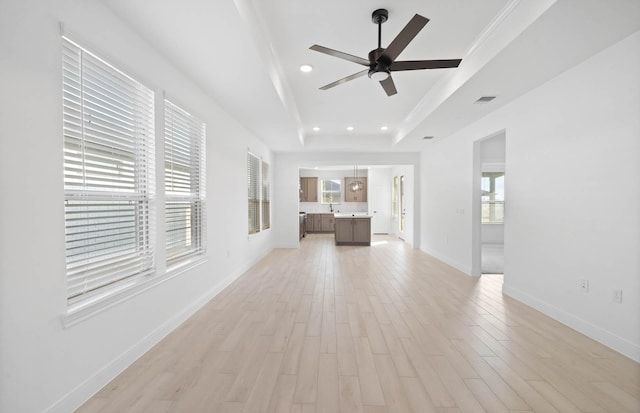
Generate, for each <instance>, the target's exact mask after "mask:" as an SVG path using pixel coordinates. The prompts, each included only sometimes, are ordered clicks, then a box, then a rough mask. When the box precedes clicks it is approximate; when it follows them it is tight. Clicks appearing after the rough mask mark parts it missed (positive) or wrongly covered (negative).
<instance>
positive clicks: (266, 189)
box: [247, 150, 271, 236]
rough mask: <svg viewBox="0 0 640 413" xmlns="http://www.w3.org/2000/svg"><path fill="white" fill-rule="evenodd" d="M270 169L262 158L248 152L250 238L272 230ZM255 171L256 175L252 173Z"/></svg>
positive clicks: (248, 227) (248, 228) (248, 225)
mask: <svg viewBox="0 0 640 413" xmlns="http://www.w3.org/2000/svg"><path fill="white" fill-rule="evenodd" d="M252 162H255V165H253V166H252V164H251V163H252ZM265 166H266V172H265ZM270 169H271V168H270V166H269V164H268V163H267V162H265V161H264V160H263V159H262V157H259V156H257V155H255V154H253V153H252V152H251V151H250V150H249V151H247V217H248V219H247V231H248V235H249V236H252V235H256V234H258V233H260V232H263V231H266V230H268V229H270V228H271V179H270V173H269V170H270ZM253 170H255V173H252V171H253ZM253 175H255V177H254V176H253ZM252 212H253V214H252ZM254 214H255V216H253V215H254Z"/></svg>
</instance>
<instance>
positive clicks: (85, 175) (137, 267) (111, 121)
mask: <svg viewBox="0 0 640 413" xmlns="http://www.w3.org/2000/svg"><path fill="white" fill-rule="evenodd" d="M153 106H154V95H153V92H152V91H151V90H149V89H148V88H146V87H144V86H143V85H141V84H140V83H139V82H137V81H135V80H134V79H132V78H131V77H129V76H127V75H126V74H124V73H123V72H121V71H120V70H118V69H116V68H114V67H113V66H111V65H110V64H108V63H106V62H105V61H104V60H102V59H100V58H98V57H97V56H95V55H94V54H91V53H89V52H88V51H86V50H84V49H83V48H81V47H80V46H78V45H77V44H75V43H74V42H72V41H70V40H69V39H66V38H63V135H64V196H65V209H64V211H65V247H66V273H67V298H68V302H69V304H70V305H73V304H75V303H78V302H82V301H83V300H85V299H88V298H90V297H93V296H96V295H103V294H109V293H110V292H112V291H116V290H120V289H122V288H125V284H127V283H130V282H132V281H134V280H135V279H137V278H138V277H142V276H144V275H147V274H150V273H151V272H153V269H154V254H153V245H154V236H153V235H154V234H153V231H152V229H153V225H152V222H153V220H154V217H153V208H152V207H151V200H152V197H153V191H154V176H153V175H154V174H153V171H154V147H153V145H154V142H153V138H154V130H153V129H154V112H153V111H154V107H153Z"/></svg>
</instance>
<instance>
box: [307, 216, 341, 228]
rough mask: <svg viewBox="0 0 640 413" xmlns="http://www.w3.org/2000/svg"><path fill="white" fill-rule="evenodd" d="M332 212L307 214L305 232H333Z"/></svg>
mask: <svg viewBox="0 0 640 413" xmlns="http://www.w3.org/2000/svg"><path fill="white" fill-rule="evenodd" d="M333 222H334V218H333V214H307V226H306V229H307V232H333V231H334V228H333Z"/></svg>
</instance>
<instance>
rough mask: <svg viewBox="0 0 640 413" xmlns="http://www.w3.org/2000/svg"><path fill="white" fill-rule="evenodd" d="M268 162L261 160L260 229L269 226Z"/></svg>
mask: <svg viewBox="0 0 640 413" xmlns="http://www.w3.org/2000/svg"><path fill="white" fill-rule="evenodd" d="M270 197H271V185H270V183H269V164H268V163H266V162H264V161H262V229H263V230H265V229H267V228H270V227H271V209H270V202H269V201H270Z"/></svg>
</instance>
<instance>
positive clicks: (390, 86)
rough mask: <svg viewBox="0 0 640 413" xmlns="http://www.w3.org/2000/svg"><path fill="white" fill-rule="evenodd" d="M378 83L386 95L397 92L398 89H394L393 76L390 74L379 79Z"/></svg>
mask: <svg viewBox="0 0 640 413" xmlns="http://www.w3.org/2000/svg"><path fill="white" fill-rule="evenodd" d="M380 85H382V88H383V89H384V91H385V92H387V96H393V95H395V94H396V93H398V91H397V90H396V84H395V83H393V78H392V77H391V76H389V77H388V78H386V79H385V80H382V81H380Z"/></svg>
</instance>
